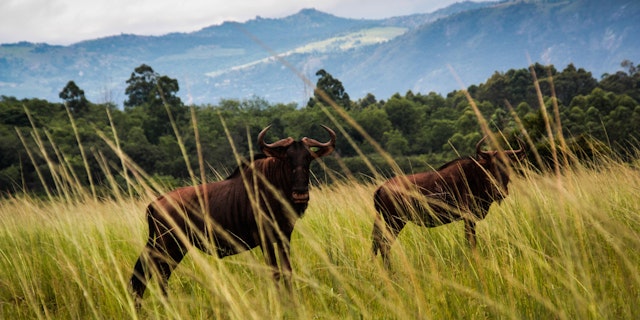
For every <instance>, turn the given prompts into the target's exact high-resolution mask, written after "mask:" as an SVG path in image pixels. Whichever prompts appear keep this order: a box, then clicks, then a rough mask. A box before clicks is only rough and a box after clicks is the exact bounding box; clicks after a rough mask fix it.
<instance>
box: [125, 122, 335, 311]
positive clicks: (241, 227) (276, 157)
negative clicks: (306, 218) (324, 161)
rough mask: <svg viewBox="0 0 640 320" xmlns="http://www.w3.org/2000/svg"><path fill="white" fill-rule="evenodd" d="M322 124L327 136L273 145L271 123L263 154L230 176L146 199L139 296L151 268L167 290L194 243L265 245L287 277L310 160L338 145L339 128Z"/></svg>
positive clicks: (236, 247)
mask: <svg viewBox="0 0 640 320" xmlns="http://www.w3.org/2000/svg"><path fill="white" fill-rule="evenodd" d="M322 127H323V128H324V129H325V130H326V131H327V132H328V133H329V136H330V139H329V141H328V142H324V143H321V142H318V141H317V140H314V139H310V138H306V137H305V138H302V139H301V140H298V141H296V140H294V139H293V138H291V137H289V138H286V139H282V140H279V141H276V142H273V143H270V144H269V143H266V142H265V141H264V137H265V134H266V133H267V131H268V130H269V127H266V128H264V129H263V130H262V131H261V132H260V134H258V146H259V147H260V148H261V149H262V152H263V153H264V155H256V156H255V157H254V159H253V161H252V162H250V163H247V164H243V165H241V166H240V167H238V168H237V169H236V170H235V171H234V173H232V174H231V175H230V176H229V177H228V178H227V179H226V180H222V181H218V182H213V183H208V184H203V185H199V186H189V187H183V188H179V189H176V190H173V191H171V192H169V193H167V194H165V195H163V196H160V197H159V198H157V199H156V200H155V201H153V202H152V203H151V204H149V206H148V207H147V221H148V225H149V238H148V241H147V244H146V246H145V248H144V249H143V252H142V254H140V257H139V258H138V261H137V262H136V264H135V267H134V270H133V276H132V277H131V282H130V285H131V289H132V290H133V293H134V294H135V296H136V299H137V300H139V299H141V298H142V296H143V294H144V292H145V290H146V288H147V282H148V281H149V280H150V279H151V278H152V277H153V276H154V275H155V276H157V277H158V278H159V279H158V281H159V284H160V288H161V290H162V292H163V293H164V294H166V285H167V281H168V279H169V277H170V276H171V273H172V272H173V270H174V269H175V267H176V266H177V265H178V264H179V263H180V261H181V260H182V258H184V256H185V255H186V254H187V252H188V250H189V249H190V248H191V247H196V248H198V249H200V250H202V251H204V252H207V253H210V254H217V255H218V256H219V257H225V256H228V255H234V254H236V253H239V252H242V251H245V250H249V249H251V248H255V247H257V246H260V247H261V249H262V252H263V253H264V257H265V260H266V262H267V264H269V265H270V266H271V267H272V268H273V274H274V277H275V278H276V280H277V279H279V278H280V276H281V275H282V274H283V273H284V276H285V280H287V277H288V275H289V274H290V272H291V264H290V262H289V241H290V239H291V233H292V232H293V228H294V225H295V222H296V220H297V219H298V218H299V217H301V216H302V215H303V214H304V211H305V210H306V208H307V204H308V202H309V166H310V164H311V161H313V160H314V159H316V158H319V157H323V156H326V155H328V154H330V153H331V152H333V150H334V148H335V142H336V134H335V132H334V131H333V130H331V129H330V128H328V127H326V126H322ZM276 248H277V255H278V258H279V259H280V264H281V267H280V268H278V263H277V260H276Z"/></svg>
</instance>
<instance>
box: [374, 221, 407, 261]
mask: <svg viewBox="0 0 640 320" xmlns="http://www.w3.org/2000/svg"><path fill="white" fill-rule="evenodd" d="M389 220H390V221H388V222H385V221H384V219H382V217H379V216H378V217H376V221H375V223H374V224H373V232H372V238H373V239H372V240H373V246H372V251H373V254H374V256H375V255H376V254H377V253H378V251H379V252H380V256H381V257H382V261H384V264H385V266H386V267H387V268H389V267H390V266H391V263H390V261H389V252H390V251H391V245H392V244H393V243H394V242H395V240H396V238H397V237H398V234H399V233H400V231H402V228H404V226H405V224H406V222H405V221H404V220H402V219H400V218H394V217H391V218H390V219H389Z"/></svg>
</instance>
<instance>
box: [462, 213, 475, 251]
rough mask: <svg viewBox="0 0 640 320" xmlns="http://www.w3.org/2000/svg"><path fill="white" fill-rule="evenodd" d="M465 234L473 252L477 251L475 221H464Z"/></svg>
mask: <svg viewBox="0 0 640 320" xmlns="http://www.w3.org/2000/svg"><path fill="white" fill-rule="evenodd" d="M464 233H465V235H466V236H467V241H468V242H469V247H471V249H472V250H475V249H476V223H475V221H473V220H470V219H465V220H464Z"/></svg>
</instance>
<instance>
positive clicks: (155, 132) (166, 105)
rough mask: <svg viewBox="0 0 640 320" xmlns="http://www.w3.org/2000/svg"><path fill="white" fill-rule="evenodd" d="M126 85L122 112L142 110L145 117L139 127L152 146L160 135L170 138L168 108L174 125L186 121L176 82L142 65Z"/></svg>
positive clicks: (186, 117) (186, 116)
mask: <svg viewBox="0 0 640 320" xmlns="http://www.w3.org/2000/svg"><path fill="white" fill-rule="evenodd" d="M127 84H128V86H127V88H126V90H125V94H127V96H128V97H129V98H128V99H127V100H126V101H125V102H124V105H125V110H128V111H131V109H134V108H142V109H143V111H144V113H146V117H144V118H143V119H144V121H143V123H142V126H143V129H144V132H145V135H146V136H147V139H148V140H149V142H151V143H152V144H157V143H158V141H159V138H160V137H161V136H163V135H166V134H169V135H173V130H172V129H171V124H170V121H171V119H170V118H169V114H168V112H167V109H168V111H169V113H171V114H172V116H173V118H174V120H175V121H176V122H178V123H180V124H184V123H186V122H187V119H188V114H187V110H186V108H184V105H183V104H182V101H181V100H180V98H179V97H177V96H176V93H177V92H178V90H180V87H179V85H178V80H176V79H172V78H169V77H168V76H164V75H159V74H158V73H156V72H155V71H153V69H152V68H151V67H150V66H148V65H146V64H142V65H140V66H139V67H137V68H136V69H135V71H134V72H133V73H131V77H130V78H129V80H127ZM178 127H184V126H182V125H179V126H178Z"/></svg>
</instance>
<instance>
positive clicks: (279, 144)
mask: <svg viewBox="0 0 640 320" xmlns="http://www.w3.org/2000/svg"><path fill="white" fill-rule="evenodd" d="M321 126H322V127H323V128H324V129H325V130H326V131H327V132H328V133H329V137H330V138H329V141H327V142H324V143H322V142H319V141H318V140H315V139H311V138H307V137H304V138H302V139H301V140H300V141H301V142H302V143H303V144H304V145H306V146H307V147H309V148H314V147H315V148H318V149H319V150H322V151H321V152H320V153H321V154H320V155H318V154H317V153H318V152H314V153H315V154H316V155H317V156H318V157H321V156H324V155H326V154H325V153H326V152H327V151H328V150H329V149H330V150H331V151H333V147H334V146H335V144H336V133H335V132H334V131H333V130H331V128H329V127H327V126H325V125H321ZM270 128H271V126H268V127H266V128H264V129H262V131H260V133H259V134H258V145H259V146H260V148H261V149H262V151H263V152H265V153H269V152H274V151H273V150H274V149H275V148H286V147H288V146H289V145H291V144H292V143H293V142H294V141H295V140H294V139H293V138H291V137H288V138H284V139H281V140H278V141H276V142H273V143H266V142H264V136H265V135H266V134H267V131H269V129H270Z"/></svg>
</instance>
